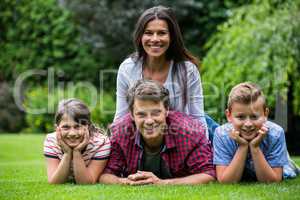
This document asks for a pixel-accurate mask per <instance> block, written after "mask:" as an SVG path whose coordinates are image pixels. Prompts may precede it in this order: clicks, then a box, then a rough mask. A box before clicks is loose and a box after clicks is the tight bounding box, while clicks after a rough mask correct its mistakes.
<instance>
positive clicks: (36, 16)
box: [0, 0, 300, 154]
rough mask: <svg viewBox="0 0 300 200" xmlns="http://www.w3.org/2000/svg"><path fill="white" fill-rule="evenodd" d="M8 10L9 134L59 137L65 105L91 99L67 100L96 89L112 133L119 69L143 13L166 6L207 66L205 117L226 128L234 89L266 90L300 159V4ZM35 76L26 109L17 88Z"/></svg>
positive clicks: (41, 0)
mask: <svg viewBox="0 0 300 200" xmlns="http://www.w3.org/2000/svg"><path fill="white" fill-rule="evenodd" d="M0 1H1V4H0V29H1V32H0V94H1V95H0V109H1V112H0V120H1V121H2V122H4V123H1V124H0V132H2V133H4V132H19V131H22V132H27V133H33V132H48V131H52V128H51V127H52V124H53V112H54V110H55V105H56V104H57V102H58V101H59V100H60V99H61V98H65V97H75V96H76V97H78V98H82V99H84V100H85V101H87V103H88V104H89V103H90V101H91V100H92V95H91V93H86V91H83V92H79V91H77V92H76V94H75V93H72V94H71V95H70V93H69V92H68V90H71V91H72V90H73V89H74V87H75V88H76V86H74V85H76V84H81V83H89V84H91V88H93V89H95V90H96V92H93V95H94V94H96V96H97V98H96V99H97V100H96V102H93V103H91V104H92V105H93V106H91V110H92V113H93V120H94V121H95V123H96V124H98V125H100V126H105V127H106V126H107V124H108V123H109V122H111V121H112V117H113V112H111V110H114V106H115V85H116V84H115V81H116V74H117V69H118V66H119V64H120V63H121V62H122V60H123V59H124V58H125V57H126V56H128V55H129V54H130V53H132V51H133V45H132V41H131V40H132V38H131V34H132V31H133V29H134V24H135V22H136V21H137V18H138V16H139V15H140V14H141V13H142V11H143V10H145V9H146V8H149V7H151V6H154V5H160V4H161V5H166V6H170V7H172V8H173V9H174V11H175V13H176V16H177V18H178V21H179V24H180V27H181V29H182V32H183V35H184V40H185V44H186V46H187V48H188V49H189V50H191V51H192V52H193V53H194V54H195V55H196V56H198V57H199V58H200V60H201V64H200V72H201V76H202V81H203V89H204V95H205V110H206V112H208V113H209V114H210V115H212V116H213V117H214V119H215V120H217V121H218V122H219V123H223V122H224V109H225V108H226V106H225V105H226V99H227V94H228V92H229V90H230V88H231V87H232V86H233V85H235V84H237V83H239V82H242V81H252V82H255V83H258V84H259V85H260V86H261V87H262V88H263V90H264V92H265V94H266V96H267V98H268V103H269V106H270V107H271V110H272V111H275V108H276V103H278V102H279V100H280V101H282V102H283V104H284V105H285V104H287V109H288V116H286V117H285V118H286V119H287V120H286V121H287V122H288V125H287V127H285V128H286V130H287V141H288V143H289V145H288V146H289V148H290V150H292V152H294V153H299V154H300V150H299V148H297V144H296V141H299V140H300V135H299V134H296V133H299V132H300V125H298V124H300V123H299V120H300V90H299V87H300V81H299V80H300V79H299V78H300V74H299V71H300V70H299V58H300V55H299V47H300V40H299V38H300V26H299V25H300V21H299V20H296V19H298V18H299V13H300V12H299V10H300V1H299V0H247V1H244V0H243V1H242V0H238V1H233V0H224V1H219V0H187V1H179V0H156V1H152V0H143V1H139V0H132V1H130V2H128V1H125V0H115V1H111V0H101V1H97V0H84V1H83V0H22V1H11V0H0ZM30 70H31V71H30ZM36 70H40V71H36ZM28 72H39V73H41V74H40V75H34V76H30V77H28V78H27V79H26V81H25V83H24V84H23V85H22V87H21V90H20V91H18V92H17V95H18V96H19V99H20V100H21V101H22V103H21V105H19V104H18V106H17V105H16V104H15V103H14V100H16V98H14V95H15V92H14V90H13V88H15V85H16V83H17V82H18V80H19V78H20V77H22V76H23V75H24V73H28ZM49 74H52V76H49ZM50 83H51V84H52V85H51V88H50V86H49V84H50ZM70 84H71V85H73V86H70V87H69V85H70ZM67 86H68V87H67ZM49 91H50V92H49ZM57 91H61V92H57ZM62 91H63V92H62ZM58 93H64V94H66V93H67V94H69V95H62V96H59V95H58ZM95 104H96V105H97V106H94V105H95ZM103 105H105V107H103ZM49 106H50V108H51V109H49ZM30 109H31V110H32V109H46V112H43V113H40V114H33V113H31V112H29V110H30ZM280 109H283V108H282V107H279V110H280ZM274 116H275V113H274V112H272V113H271V118H272V119H274Z"/></svg>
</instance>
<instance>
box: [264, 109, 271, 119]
mask: <svg viewBox="0 0 300 200" xmlns="http://www.w3.org/2000/svg"><path fill="white" fill-rule="evenodd" d="M269 111H270V110H269V108H265V112H264V114H265V117H266V119H267V118H268V116H269Z"/></svg>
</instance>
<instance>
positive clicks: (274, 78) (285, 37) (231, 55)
mask: <svg viewBox="0 0 300 200" xmlns="http://www.w3.org/2000/svg"><path fill="white" fill-rule="evenodd" d="M299 5H300V4H299V0H297V1H291V0H287V1H280V0H257V1H254V3H252V4H249V5H246V6H241V7H239V8H237V9H236V10H234V12H233V14H232V16H231V17H230V18H229V20H228V21H227V22H226V23H224V24H223V25H222V26H219V32H218V33H217V34H215V35H214V36H213V37H212V38H211V39H210V41H209V42H208V43H207V44H206V47H207V48H208V49H209V51H208V53H207V55H206V57H205V58H204V60H203V68H202V74H203V75H202V77H203V79H202V80H203V84H204V94H205V95H206V96H205V106H206V108H205V109H206V110H207V111H208V112H209V113H210V114H211V115H213V116H214V117H215V118H217V119H221V118H223V117H224V109H225V104H226V100H227V95H228V92H229V91H230V89H231V88H232V86H234V85H236V84H238V83H240V82H244V81H251V82H255V83H257V84H259V85H260V86H261V87H262V89H263V91H264V92H265V95H266V96H267V99H268V104H269V106H270V107H271V108H274V107H275V103H276V96H277V95H278V94H279V95H280V96H281V97H282V98H283V99H284V100H285V101H287V93H288V91H289V92H293V94H294V99H293V105H294V112H295V113H297V115H300V93H299V86H300V74H299V71H300V70H299V64H300V62H299V61H300V60H299V58H300V52H299V46H300V40H299V38H300V21H299V20H295V19H299V13H300V12H299V11H300V9H299Z"/></svg>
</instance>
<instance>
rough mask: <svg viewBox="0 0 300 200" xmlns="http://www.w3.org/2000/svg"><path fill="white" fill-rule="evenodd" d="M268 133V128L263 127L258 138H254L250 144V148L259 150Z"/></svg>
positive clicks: (258, 132) (258, 133)
mask: <svg viewBox="0 0 300 200" xmlns="http://www.w3.org/2000/svg"><path fill="white" fill-rule="evenodd" d="M267 133H268V128H267V127H266V126H265V125H263V126H262V127H261V128H260V129H259V130H258V131H257V136H256V137H255V138H253V140H251V142H250V147H251V148H257V147H259V145H260V143H261V141H262V140H263V139H264V138H265V137H266V135H267Z"/></svg>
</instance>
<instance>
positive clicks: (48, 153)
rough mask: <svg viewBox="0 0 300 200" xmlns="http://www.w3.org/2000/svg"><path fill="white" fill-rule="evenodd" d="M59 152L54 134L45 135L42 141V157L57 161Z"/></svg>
mask: <svg viewBox="0 0 300 200" xmlns="http://www.w3.org/2000/svg"><path fill="white" fill-rule="evenodd" d="M59 151H60V148H59V147H58V145H57V141H56V135H55V133H51V134H47V136H46V138H45V140H44V156H45V157H48V158H56V159H59Z"/></svg>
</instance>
